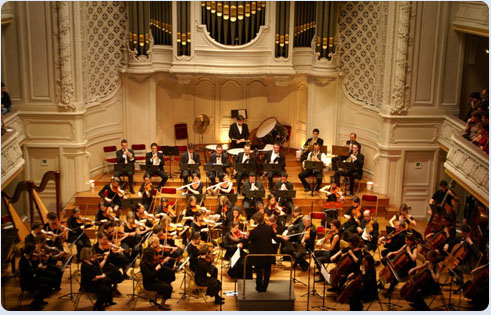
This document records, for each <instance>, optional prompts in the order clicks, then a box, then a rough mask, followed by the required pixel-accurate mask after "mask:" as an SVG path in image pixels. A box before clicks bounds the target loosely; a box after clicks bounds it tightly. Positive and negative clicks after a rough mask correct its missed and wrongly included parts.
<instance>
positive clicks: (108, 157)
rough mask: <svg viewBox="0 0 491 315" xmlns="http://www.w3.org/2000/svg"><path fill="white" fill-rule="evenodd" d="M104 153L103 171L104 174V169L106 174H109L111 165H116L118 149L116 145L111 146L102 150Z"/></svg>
mask: <svg viewBox="0 0 491 315" xmlns="http://www.w3.org/2000/svg"><path fill="white" fill-rule="evenodd" d="M102 150H103V151H104V163H103V165H102V171H103V172H104V169H105V170H106V174H109V165H113V166H114V164H116V161H117V159H116V151H117V150H118V148H116V146H115V145H111V146H105V147H103V148H102Z"/></svg>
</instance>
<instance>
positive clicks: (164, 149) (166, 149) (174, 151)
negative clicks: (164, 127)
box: [162, 145, 179, 178]
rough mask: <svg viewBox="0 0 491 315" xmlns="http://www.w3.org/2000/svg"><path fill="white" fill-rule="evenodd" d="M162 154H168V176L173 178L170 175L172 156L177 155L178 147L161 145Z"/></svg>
mask: <svg viewBox="0 0 491 315" xmlns="http://www.w3.org/2000/svg"><path fill="white" fill-rule="evenodd" d="M162 154H163V155H164V156H165V155H167V156H170V160H169V177H170V178H173V176H172V157H173V156H179V148H178V147H176V146H173V147H172V146H165V145H164V146H163V147H162Z"/></svg>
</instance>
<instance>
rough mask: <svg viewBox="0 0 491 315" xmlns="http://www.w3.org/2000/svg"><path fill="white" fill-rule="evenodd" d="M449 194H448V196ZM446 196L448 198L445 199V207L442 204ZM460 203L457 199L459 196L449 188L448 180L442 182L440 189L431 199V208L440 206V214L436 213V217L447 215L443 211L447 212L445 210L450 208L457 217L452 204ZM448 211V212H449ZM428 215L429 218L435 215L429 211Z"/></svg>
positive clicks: (438, 208)
mask: <svg viewBox="0 0 491 315" xmlns="http://www.w3.org/2000/svg"><path fill="white" fill-rule="evenodd" d="M447 192H448V194H447ZM445 196H447V198H446V199H445V205H442V202H443V199H444V198H445ZM458 201H459V197H457V195H456V194H455V192H454V191H453V190H452V189H450V188H448V183H447V181H446V180H442V181H441V182H440V189H439V190H437V191H436V192H435V193H434V194H433V196H432V197H431V199H430V202H429V204H430V206H435V205H436V206H438V207H437V210H439V211H440V212H439V213H436V215H443V214H445V213H444V212H442V211H443V210H445V208H448V209H451V213H452V214H454V215H455V211H454V210H453V206H452V202H458ZM447 211H448V210H447ZM428 215H429V216H432V215H433V210H431V209H430V210H428Z"/></svg>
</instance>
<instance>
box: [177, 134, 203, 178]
mask: <svg viewBox="0 0 491 315" xmlns="http://www.w3.org/2000/svg"><path fill="white" fill-rule="evenodd" d="M186 164H198V165H199V164H200V157H199V154H198V153H196V152H194V144H192V143H190V144H188V150H187V151H186V152H184V153H183V154H182V155H181V157H180V160H179V166H180V168H181V178H182V179H183V181H184V184H185V185H187V184H189V176H191V175H192V174H191V171H190V170H188V169H187V168H186V169H184V168H185V165H186ZM193 172H196V173H197V175H198V177H201V176H200V173H199V168H198V169H197V170H195V171H193Z"/></svg>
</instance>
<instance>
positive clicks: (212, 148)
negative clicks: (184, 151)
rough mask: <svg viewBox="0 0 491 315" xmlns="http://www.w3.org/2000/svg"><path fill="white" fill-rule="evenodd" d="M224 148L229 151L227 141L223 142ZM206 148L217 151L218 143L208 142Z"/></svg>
mask: <svg viewBox="0 0 491 315" xmlns="http://www.w3.org/2000/svg"><path fill="white" fill-rule="evenodd" d="M222 148H223V150H225V151H227V149H228V144H226V143H224V144H222ZM206 149H207V150H209V151H215V150H216V149H217V145H216V144H208V145H207V146H206Z"/></svg>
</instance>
